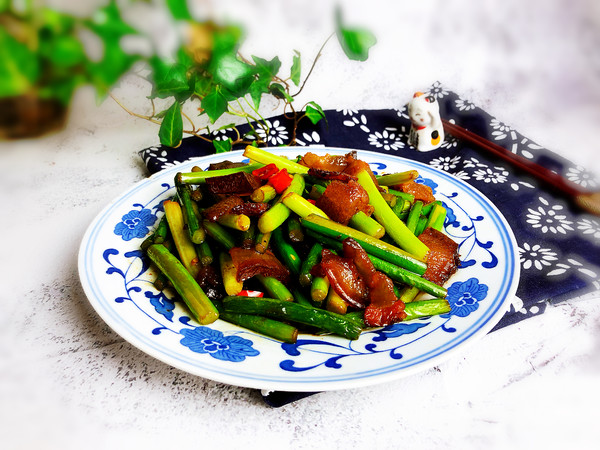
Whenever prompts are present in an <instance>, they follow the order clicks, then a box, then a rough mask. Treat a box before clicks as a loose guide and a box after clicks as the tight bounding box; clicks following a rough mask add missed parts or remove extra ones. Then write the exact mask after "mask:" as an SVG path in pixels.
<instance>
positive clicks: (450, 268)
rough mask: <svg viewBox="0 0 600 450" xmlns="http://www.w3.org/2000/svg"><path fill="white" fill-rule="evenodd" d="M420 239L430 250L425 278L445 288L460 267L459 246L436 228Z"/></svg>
mask: <svg viewBox="0 0 600 450" xmlns="http://www.w3.org/2000/svg"><path fill="white" fill-rule="evenodd" d="M419 239H420V240H421V242H423V243H424V244H425V245H426V246H427V247H428V248H429V253H428V256H427V271H426V272H425V274H424V275H423V278H425V279H427V280H429V281H431V282H433V283H435V284H438V285H440V286H443V285H444V283H446V281H448V279H449V278H450V277H451V276H452V275H453V274H454V273H455V272H456V271H457V270H458V266H459V265H460V259H459V255H458V244H457V243H456V242H454V241H453V240H452V239H451V238H450V237H448V236H446V235H445V234H444V233H442V232H441V231H438V230H436V229H434V228H427V229H425V231H423V233H421V235H420V236H419Z"/></svg>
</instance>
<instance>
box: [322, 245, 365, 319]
mask: <svg viewBox="0 0 600 450" xmlns="http://www.w3.org/2000/svg"><path fill="white" fill-rule="evenodd" d="M321 255H322V256H321V262H320V263H319V264H317V265H316V266H315V267H314V268H313V271H312V274H313V275H314V276H321V277H327V279H328V280H329V283H330V284H331V287H332V288H333V289H335V292H336V293H337V294H338V295H339V296H340V297H342V298H343V299H344V300H345V301H346V302H348V303H349V304H350V305H352V306H355V307H357V308H361V309H362V308H364V307H365V306H366V305H367V301H368V294H369V291H368V289H367V286H366V284H365V282H364V280H363V279H362V278H361V277H360V275H359V273H358V270H357V268H356V265H355V264H354V262H353V261H352V260H351V259H350V258H343V257H341V256H338V255H336V254H334V253H333V252H331V251H330V250H327V249H325V250H323V252H322V253H321Z"/></svg>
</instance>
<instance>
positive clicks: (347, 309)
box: [142, 146, 460, 342]
mask: <svg viewBox="0 0 600 450" xmlns="http://www.w3.org/2000/svg"><path fill="white" fill-rule="evenodd" d="M244 155H245V156H246V157H248V159H249V160H250V162H249V163H232V162H229V161H225V162H222V163H219V164H213V165H211V166H209V167H208V168H207V170H202V169H200V168H198V167H194V168H193V169H192V171H191V172H186V173H183V172H180V173H178V174H177V175H176V177H175V180H174V181H175V187H176V195H175V196H173V197H172V198H170V199H168V200H165V201H164V202H163V207H164V212H165V214H164V216H163V217H162V219H161V221H160V223H159V224H158V226H157V228H156V229H155V230H154V231H153V232H152V234H151V235H150V236H148V237H147V238H146V239H145V240H144V242H143V243H142V249H143V250H144V251H145V252H146V254H147V256H148V257H149V258H150V260H151V261H152V262H153V263H154V266H155V267H156V269H157V278H156V281H155V283H154V285H155V286H156V288H157V289H159V290H163V289H169V290H171V294H170V295H173V296H175V297H177V298H179V299H181V300H182V301H183V302H184V303H185V305H186V306H187V308H188V309H189V311H190V313H191V315H192V316H193V318H194V319H195V320H197V321H198V322H199V323H200V324H204V325H206V324H210V323H212V322H214V321H216V320H218V319H220V320H224V321H227V322H230V323H233V324H235V325H239V326H242V327H245V328H248V329H250V330H253V331H255V332H258V333H262V334H264V335H266V336H269V337H272V338H275V339H279V340H281V341H284V342H295V340H296V339H297V336H298V333H299V332H304V333H313V334H324V333H329V334H336V335H339V336H342V337H345V338H348V339H357V338H358V337H359V336H360V333H361V332H362V331H363V330H365V329H368V328H372V327H383V326H387V325H391V324H394V323H397V322H402V321H408V320H414V319H417V318H422V317H426V316H431V315H438V314H444V313H447V312H449V311H450V306H449V304H448V302H447V301H446V299H445V298H446V294H447V291H446V288H445V287H444V285H445V283H446V282H447V281H448V279H449V278H450V277H451V276H452V275H453V274H454V273H455V272H456V270H457V268H458V266H459V265H460V260H459V255H458V245H457V244H456V243H455V242H454V241H453V240H452V239H451V238H450V237H448V236H447V235H446V234H445V233H444V228H443V225H444V221H445V218H446V209H445V208H444V206H443V204H442V202H440V201H439V200H436V198H435V196H434V195H433V192H432V190H431V188H429V187H428V186H426V185H425V184H423V183H419V182H418V180H417V178H418V176H419V174H418V172H417V171H415V170H408V171H405V172H399V173H391V174H385V175H377V176H376V175H375V174H374V173H373V172H372V171H371V169H370V167H369V165H368V164H367V163H365V162H364V161H361V160H360V159H358V158H357V157H356V154H355V153H354V152H350V153H347V154H345V155H330V154H327V155H316V154H314V153H310V152H309V153H306V154H304V155H302V156H299V157H298V158H296V159H295V160H291V159H287V158H285V157H282V156H277V155H274V154H272V153H270V152H267V151H265V150H262V149H259V148H256V147H252V146H248V147H247V148H246V150H245V152H244Z"/></svg>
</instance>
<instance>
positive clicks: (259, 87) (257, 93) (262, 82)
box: [249, 78, 271, 109]
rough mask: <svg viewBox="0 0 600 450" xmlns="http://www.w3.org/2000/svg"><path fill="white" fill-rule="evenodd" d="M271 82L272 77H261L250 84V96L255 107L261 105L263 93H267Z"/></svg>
mask: <svg viewBox="0 0 600 450" xmlns="http://www.w3.org/2000/svg"><path fill="white" fill-rule="evenodd" d="M270 82H271V80H270V79H263V78H259V79H258V80H256V81H254V83H252V84H251V85H250V89H249V91H250V97H251V98H252V101H253V102H254V107H255V108H256V109H258V108H259V107H260V100H261V98H262V95H263V94H267V93H268V92H269V83H270Z"/></svg>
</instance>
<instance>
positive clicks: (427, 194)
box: [392, 181, 435, 204]
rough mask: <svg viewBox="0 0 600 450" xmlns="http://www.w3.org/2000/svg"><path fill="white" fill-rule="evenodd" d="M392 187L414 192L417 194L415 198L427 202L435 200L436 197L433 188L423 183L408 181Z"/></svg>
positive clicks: (408, 192)
mask: <svg viewBox="0 0 600 450" xmlns="http://www.w3.org/2000/svg"><path fill="white" fill-rule="evenodd" d="M392 188H393V189H396V190H398V191H402V192H406V193H407V194H412V195H414V196H415V200H421V201H422V202H423V203H425V204H427V203H431V202H434V201H435V197H434V196H433V191H432V190H431V188H430V187H429V186H427V185H425V184H422V183H416V182H414V181H409V182H408V183H402V184H398V185H396V186H392Z"/></svg>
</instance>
